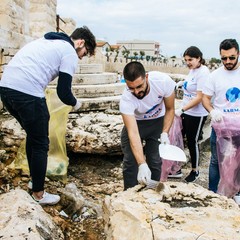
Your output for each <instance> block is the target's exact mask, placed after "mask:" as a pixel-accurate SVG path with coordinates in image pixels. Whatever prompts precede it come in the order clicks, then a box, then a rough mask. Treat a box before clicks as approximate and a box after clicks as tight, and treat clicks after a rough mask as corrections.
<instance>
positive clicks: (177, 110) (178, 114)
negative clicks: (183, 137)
mask: <svg viewBox="0 0 240 240" xmlns="http://www.w3.org/2000/svg"><path fill="white" fill-rule="evenodd" d="M182 114H183V111H182V109H181V108H178V109H176V110H175V115H176V116H178V117H180V116H181V115H182Z"/></svg>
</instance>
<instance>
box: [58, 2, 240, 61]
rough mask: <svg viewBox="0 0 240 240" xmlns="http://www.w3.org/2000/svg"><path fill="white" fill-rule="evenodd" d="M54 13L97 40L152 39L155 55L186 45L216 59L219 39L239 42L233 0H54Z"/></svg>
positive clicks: (237, 7) (238, 7) (238, 9)
mask: <svg viewBox="0 0 240 240" xmlns="http://www.w3.org/2000/svg"><path fill="white" fill-rule="evenodd" d="M57 3H58V5H57V13H58V14H59V15H60V16H61V17H62V18H64V17H67V18H73V19H74V20H75V21H76V23H77V27H79V26H82V25H86V26H88V27H89V28H90V29H91V31H92V32H93V33H94V35H95V36H96V38H97V39H99V40H105V41H107V42H109V44H116V42H117V41H118V40H133V39H139V40H154V41H157V42H159V43H160V49H161V50H160V51H161V54H163V55H165V56H168V57H171V56H176V57H181V56H182V53H183V52H184V50H185V49H186V48H188V47H189V46H192V45H195V46H197V47H199V48H200V49H201V51H202V52H203V55H204V57H205V58H211V57H216V58H219V51H218V47H219V43H220V42H221V41H222V40H224V39H225V38H235V39H237V41H238V42H239V44H240V1H239V0H225V1H221V0H57Z"/></svg>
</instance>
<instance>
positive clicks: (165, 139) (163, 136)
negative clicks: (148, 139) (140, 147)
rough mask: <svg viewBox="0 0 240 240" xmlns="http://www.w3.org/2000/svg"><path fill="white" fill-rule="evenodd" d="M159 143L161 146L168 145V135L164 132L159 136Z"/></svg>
mask: <svg viewBox="0 0 240 240" xmlns="http://www.w3.org/2000/svg"><path fill="white" fill-rule="evenodd" d="M160 142H161V143H162V144H170V140H169V138H168V134H167V133H166V132H162V133H161V136H160Z"/></svg>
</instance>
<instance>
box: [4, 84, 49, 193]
mask: <svg viewBox="0 0 240 240" xmlns="http://www.w3.org/2000/svg"><path fill="white" fill-rule="evenodd" d="M0 94H1V100H2V102H3V104H4V106H5V107H6V108H7V110H8V111H9V113H10V114H11V115H12V116H13V117H15V118H16V119H17V121H18V122H19V123H20V125H21V126H22V128H23V129H24V130H25V132H26V134H27V136H26V155H27V160H28V166H29V170H30V175H31V177H32V183H33V189H32V190H33V191H34V192H39V191H43V190H44V181H45V175H46V170H47V157H48V150H49V138H48V123H49V118H50V116H49V112H48V107H47V104H46V99H45V98H39V97H34V96H31V95H28V94H25V93H22V92H19V91H16V90H13V89H9V88H4V87H0Z"/></svg>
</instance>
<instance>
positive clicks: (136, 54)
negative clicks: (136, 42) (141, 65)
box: [133, 52, 138, 60]
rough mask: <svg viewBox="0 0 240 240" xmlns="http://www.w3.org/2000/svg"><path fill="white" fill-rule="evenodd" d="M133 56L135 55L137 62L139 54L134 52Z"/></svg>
mask: <svg viewBox="0 0 240 240" xmlns="http://www.w3.org/2000/svg"><path fill="white" fill-rule="evenodd" d="M133 55H134V58H135V60H137V56H138V53H137V52H134V53H133Z"/></svg>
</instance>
